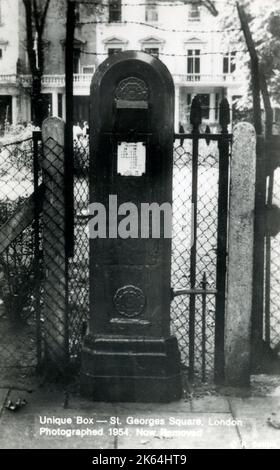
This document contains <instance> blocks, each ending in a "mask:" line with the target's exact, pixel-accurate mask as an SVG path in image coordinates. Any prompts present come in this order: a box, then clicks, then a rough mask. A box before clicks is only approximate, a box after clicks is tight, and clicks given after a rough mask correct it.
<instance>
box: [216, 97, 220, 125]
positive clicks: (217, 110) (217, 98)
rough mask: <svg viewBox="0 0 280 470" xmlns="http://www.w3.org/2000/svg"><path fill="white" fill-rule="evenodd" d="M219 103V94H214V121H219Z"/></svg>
mask: <svg viewBox="0 0 280 470" xmlns="http://www.w3.org/2000/svg"><path fill="white" fill-rule="evenodd" d="M219 101H220V95H219V93H215V121H218V119H219Z"/></svg>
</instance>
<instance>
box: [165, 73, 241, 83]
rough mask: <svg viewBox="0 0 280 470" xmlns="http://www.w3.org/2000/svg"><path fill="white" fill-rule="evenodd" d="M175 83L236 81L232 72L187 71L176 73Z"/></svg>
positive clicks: (174, 76)
mask: <svg viewBox="0 0 280 470" xmlns="http://www.w3.org/2000/svg"><path fill="white" fill-rule="evenodd" d="M173 78H174V81H175V83H180V84H184V83H186V84H189V83H190V82H195V83H196V84H198V83H199V82H200V83H203V84H209V83H224V82H227V83H229V82H230V83H233V82H234V81H235V77H234V75H232V74H230V73H222V74H210V73H208V74H204V73H185V74H175V75H173Z"/></svg>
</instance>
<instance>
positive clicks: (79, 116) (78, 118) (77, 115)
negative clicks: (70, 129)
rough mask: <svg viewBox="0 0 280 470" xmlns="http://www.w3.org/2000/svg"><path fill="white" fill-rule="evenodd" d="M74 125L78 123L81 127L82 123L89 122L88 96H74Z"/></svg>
mask: <svg viewBox="0 0 280 470" xmlns="http://www.w3.org/2000/svg"><path fill="white" fill-rule="evenodd" d="M73 101H74V112H73V115H74V116H73V117H74V123H75V122H79V123H80V125H81V126H82V124H83V122H84V121H87V122H89V96H74V97H73Z"/></svg>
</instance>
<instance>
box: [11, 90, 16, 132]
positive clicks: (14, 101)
mask: <svg viewBox="0 0 280 470" xmlns="http://www.w3.org/2000/svg"><path fill="white" fill-rule="evenodd" d="M17 121H18V97H17V96H16V95H13V96H12V122H11V124H13V125H15V124H17Z"/></svg>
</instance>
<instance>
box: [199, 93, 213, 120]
mask: <svg viewBox="0 0 280 470" xmlns="http://www.w3.org/2000/svg"><path fill="white" fill-rule="evenodd" d="M197 96H198V98H199V101H200V104H201V117H202V119H209V107H210V95H209V94H208V93H202V94H198V95H197Z"/></svg>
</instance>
